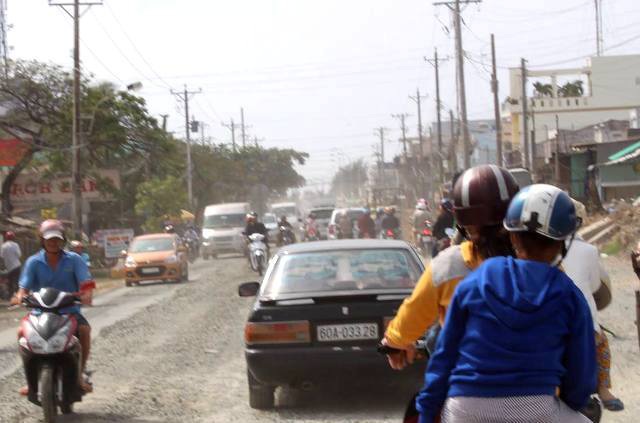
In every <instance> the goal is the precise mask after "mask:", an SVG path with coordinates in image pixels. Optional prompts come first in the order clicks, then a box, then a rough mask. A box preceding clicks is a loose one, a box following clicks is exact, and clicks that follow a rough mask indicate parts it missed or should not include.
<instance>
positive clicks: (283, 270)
mask: <svg viewBox="0 0 640 423" xmlns="http://www.w3.org/2000/svg"><path fill="white" fill-rule="evenodd" d="M275 266H276V267H275V268H274V269H273V271H272V272H271V275H270V277H269V280H268V281H267V285H266V286H265V291H264V294H265V295H267V296H278V295H281V294H295V293H304V292H325V291H327V292H329V291H352V290H361V291H362V290H368V289H375V290H380V289H386V288H388V289H397V288H408V289H411V288H413V287H414V286H415V284H416V282H417V281H418V278H419V277H420V268H419V265H418V263H417V261H416V259H415V258H414V257H412V255H411V253H410V252H409V251H407V250H403V249H399V248H395V249H365V250H362V249H360V250H340V251H319V252H310V253H299V254H291V255H286V256H282V257H280V258H279V259H278V261H277V263H276V264H275Z"/></svg>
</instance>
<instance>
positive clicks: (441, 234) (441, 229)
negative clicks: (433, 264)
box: [431, 198, 455, 257]
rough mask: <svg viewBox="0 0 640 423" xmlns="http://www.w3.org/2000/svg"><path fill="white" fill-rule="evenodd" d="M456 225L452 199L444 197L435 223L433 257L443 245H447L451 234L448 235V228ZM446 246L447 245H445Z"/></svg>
mask: <svg viewBox="0 0 640 423" xmlns="http://www.w3.org/2000/svg"><path fill="white" fill-rule="evenodd" d="M454 226H455V217H454V213H453V204H452V202H451V200H450V199H448V198H443V199H442V200H441V201H440V206H439V207H438V217H436V221H435V223H434V224H433V229H432V233H433V238H434V239H435V243H434V244H433V251H432V253H431V257H435V256H437V255H438V253H439V252H440V250H441V249H443V248H441V247H442V246H443V245H447V244H448V242H447V241H449V235H447V232H446V230H447V228H453V227H454ZM445 248H446V247H445Z"/></svg>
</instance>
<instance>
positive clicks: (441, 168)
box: [425, 49, 449, 183]
mask: <svg viewBox="0 0 640 423" xmlns="http://www.w3.org/2000/svg"><path fill="white" fill-rule="evenodd" d="M425 60H426V61H427V62H429V63H431V64H432V65H433V67H434V68H435V70H436V119H437V128H438V154H439V155H440V158H439V160H438V175H439V177H440V183H442V182H444V166H443V163H442V161H443V159H444V155H443V154H442V118H441V115H440V112H441V110H442V103H441V102H440V62H441V61H445V60H449V58H448V57H445V58H440V59H438V49H435V50H434V52H433V60H431V59H427V58H426V57H425ZM432 154H433V153H432Z"/></svg>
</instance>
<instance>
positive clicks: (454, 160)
mask: <svg viewBox="0 0 640 423" xmlns="http://www.w3.org/2000/svg"><path fill="white" fill-rule="evenodd" d="M449 121H450V123H451V151H452V153H451V162H450V163H449V165H450V167H451V169H450V170H451V176H452V177H453V175H455V173H456V172H457V171H458V154H457V153H458V140H457V139H456V124H455V121H454V120H453V110H451V109H449ZM452 188H453V187H452Z"/></svg>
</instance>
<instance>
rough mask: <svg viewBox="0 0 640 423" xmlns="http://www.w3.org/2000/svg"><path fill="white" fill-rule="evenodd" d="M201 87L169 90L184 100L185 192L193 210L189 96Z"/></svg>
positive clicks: (197, 92)
mask: <svg viewBox="0 0 640 423" xmlns="http://www.w3.org/2000/svg"><path fill="white" fill-rule="evenodd" d="M201 92H202V90H201V89H199V90H198V91H189V90H187V85H186V84H185V86H184V91H183V92H180V91H174V90H171V94H173V95H175V96H176V97H178V98H179V99H180V100H182V101H183V102H184V130H185V134H186V139H187V192H188V194H189V207H191V209H192V210H193V169H192V166H193V165H192V163H191V131H190V128H189V96H194V95H196V94H200V93H201Z"/></svg>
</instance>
